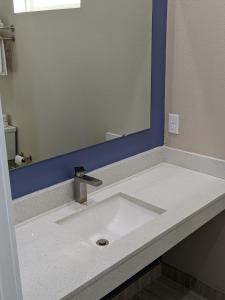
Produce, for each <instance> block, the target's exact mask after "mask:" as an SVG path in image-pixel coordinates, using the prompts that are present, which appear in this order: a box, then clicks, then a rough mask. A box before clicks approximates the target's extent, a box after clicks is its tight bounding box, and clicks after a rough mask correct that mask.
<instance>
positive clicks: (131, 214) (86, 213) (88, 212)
mask: <svg viewBox="0 0 225 300" xmlns="http://www.w3.org/2000/svg"><path fill="white" fill-rule="evenodd" d="M163 212H165V210H163V209H161V208H159V207H156V206H153V205H151V204H147V203H145V202H143V201H141V200H138V199H135V198H132V197H130V196H127V195H124V194H121V193H120V194H116V195H114V196H112V197H110V198H108V199H106V200H103V201H101V202H99V203H97V204H95V205H93V206H91V207H89V208H87V209H85V210H83V211H81V212H79V213H75V214H73V215H70V216H67V217H65V218H63V219H61V220H58V221H57V222H56V223H57V224H59V225H61V226H64V227H67V226H69V227H70V228H71V226H72V227H73V232H74V237H75V238H77V239H79V240H81V239H82V240H85V241H87V240H89V241H91V242H92V243H94V244H96V242H97V241H98V240H99V239H106V240H108V241H109V243H112V242H114V241H116V240H118V239H120V238H122V237H124V236H126V235H127V234H128V233H130V232H132V231H134V230H135V229H137V228H139V227H141V226H143V225H144V224H146V223H147V222H149V221H151V220H153V219H155V218H156V217H158V216H159V215H160V214H162V213H163Z"/></svg>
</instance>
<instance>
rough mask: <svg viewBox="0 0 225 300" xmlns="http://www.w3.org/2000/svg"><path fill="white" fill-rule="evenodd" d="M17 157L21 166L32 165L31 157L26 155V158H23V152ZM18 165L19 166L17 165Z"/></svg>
mask: <svg viewBox="0 0 225 300" xmlns="http://www.w3.org/2000/svg"><path fill="white" fill-rule="evenodd" d="M17 157H19V158H20V160H19V161H20V162H21V165H29V164H31V163H32V161H33V160H32V156H31V155H28V156H25V155H24V153H23V152H20V153H19V154H18V155H17ZM18 165H20V164H18Z"/></svg>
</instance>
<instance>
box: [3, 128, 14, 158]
mask: <svg viewBox="0 0 225 300" xmlns="http://www.w3.org/2000/svg"><path fill="white" fill-rule="evenodd" d="M5 139H6V149H7V155H8V160H14V159H15V156H16V127H14V126H7V127H5Z"/></svg>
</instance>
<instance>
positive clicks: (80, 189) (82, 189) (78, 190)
mask: <svg viewBox="0 0 225 300" xmlns="http://www.w3.org/2000/svg"><path fill="white" fill-rule="evenodd" d="M85 173H86V171H85V169H84V167H75V168H74V199H75V201H76V202H79V203H86V202H87V184H89V185H92V186H96V187H97V186H100V185H102V183H103V182H102V180H99V179H97V178H94V177H91V176H88V175H85Z"/></svg>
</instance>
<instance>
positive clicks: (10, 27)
mask: <svg viewBox="0 0 225 300" xmlns="http://www.w3.org/2000/svg"><path fill="white" fill-rule="evenodd" d="M1 30H11V31H15V26H14V25H9V26H2V27H0V31H1Z"/></svg>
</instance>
